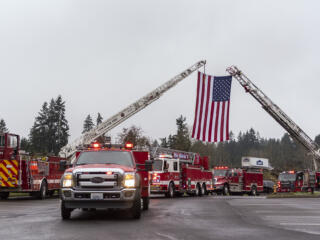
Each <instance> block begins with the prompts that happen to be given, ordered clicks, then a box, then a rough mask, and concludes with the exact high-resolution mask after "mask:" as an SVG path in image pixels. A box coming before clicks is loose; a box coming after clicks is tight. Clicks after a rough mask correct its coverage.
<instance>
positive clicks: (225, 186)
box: [222, 184, 229, 195]
mask: <svg viewBox="0 0 320 240" xmlns="http://www.w3.org/2000/svg"><path fill="white" fill-rule="evenodd" d="M222 194H223V195H228V194H229V187H228V185H227V184H225V185H223V190H222Z"/></svg>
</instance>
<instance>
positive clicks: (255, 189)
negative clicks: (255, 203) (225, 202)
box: [228, 168, 263, 196]
mask: <svg viewBox="0 0 320 240" xmlns="http://www.w3.org/2000/svg"><path fill="white" fill-rule="evenodd" d="M228 184H229V186H228V187H229V193H230V194H244V193H248V194H249V195H252V196H256V195H258V194H259V193H261V192H263V173H262V170H261V169H257V168H243V169H230V170H229V171H228Z"/></svg>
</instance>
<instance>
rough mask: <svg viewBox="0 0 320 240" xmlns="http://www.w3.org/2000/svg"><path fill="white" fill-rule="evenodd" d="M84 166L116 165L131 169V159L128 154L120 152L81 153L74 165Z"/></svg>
mask: <svg viewBox="0 0 320 240" xmlns="http://www.w3.org/2000/svg"><path fill="white" fill-rule="evenodd" d="M84 164H118V165H124V166H129V167H133V159H132V156H131V154H130V153H129V152H122V151H97V152H93V151H92V152H82V153H81V154H80V156H79V158H78V160H77V162H76V165H84Z"/></svg>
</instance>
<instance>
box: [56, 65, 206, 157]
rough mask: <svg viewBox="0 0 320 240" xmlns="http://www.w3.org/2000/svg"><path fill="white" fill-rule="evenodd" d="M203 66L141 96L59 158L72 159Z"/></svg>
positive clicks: (79, 140)
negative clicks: (79, 151)
mask: <svg viewBox="0 0 320 240" xmlns="http://www.w3.org/2000/svg"><path fill="white" fill-rule="evenodd" d="M205 64H206V61H204V60H203V61H199V62H197V63H195V64H194V65H192V66H191V67H189V68H187V69H186V70H185V71H183V72H182V73H180V74H178V75H176V76H175V77H173V78H172V79H170V80H169V81H167V82H166V83H164V84H162V85H161V86H159V87H157V88H156V89H155V90H153V91H151V92H150V93H148V94H147V95H145V96H143V97H142V98H140V99H139V100H137V101H136V102H134V103H132V104H131V105H129V106H128V107H126V108H124V109H123V110H121V111H120V112H118V113H117V114H115V115H114V116H112V117H110V118H109V119H107V120H105V121H104V122H102V123H100V124H99V125H98V126H96V127H95V128H93V129H92V130H90V131H88V132H86V133H84V134H83V135H81V136H80V137H79V138H77V139H76V140H74V141H73V142H72V143H70V144H67V145H66V146H64V147H63V148H62V149H61V151H60V153H59V155H60V156H61V157H65V158H69V159H70V158H72V156H74V154H75V152H76V151H77V149H78V148H79V147H83V146H84V145H87V144H90V143H92V142H93V141H95V140H96V139H97V138H99V137H100V136H103V135H104V134H105V133H107V132H109V131H110V130H111V129H113V128H115V127H116V126H118V125H119V124H120V123H122V122H123V121H125V120H127V119H128V118H130V117H131V116H132V115H134V114H136V113H137V112H139V111H141V110H142V109H144V108H145V107H147V106H148V105H150V104H151V103H153V102H154V101H156V100H158V99H159V98H160V97H161V96H162V95H163V94H164V93H165V92H166V91H168V90H169V89H171V88H172V87H174V86H175V85H177V84H178V83H179V82H180V81H182V80H183V79H185V78H186V77H188V76H189V75H190V74H191V73H193V72H194V71H196V70H197V69H199V68H201V67H202V66H204V65H205Z"/></svg>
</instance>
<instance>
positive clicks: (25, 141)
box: [20, 137, 31, 152]
mask: <svg viewBox="0 0 320 240" xmlns="http://www.w3.org/2000/svg"><path fill="white" fill-rule="evenodd" d="M20 149H21V150H25V151H26V152H30V151H31V143H30V141H29V140H28V139H27V138H25V137H23V138H21V141H20Z"/></svg>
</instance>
